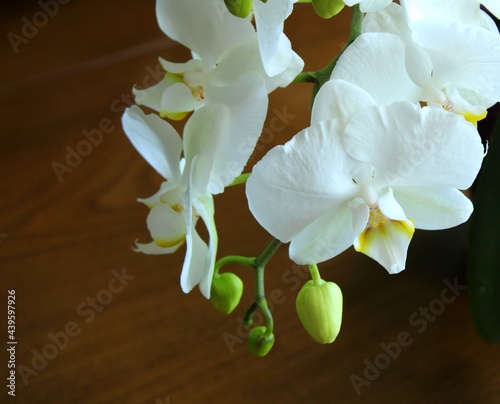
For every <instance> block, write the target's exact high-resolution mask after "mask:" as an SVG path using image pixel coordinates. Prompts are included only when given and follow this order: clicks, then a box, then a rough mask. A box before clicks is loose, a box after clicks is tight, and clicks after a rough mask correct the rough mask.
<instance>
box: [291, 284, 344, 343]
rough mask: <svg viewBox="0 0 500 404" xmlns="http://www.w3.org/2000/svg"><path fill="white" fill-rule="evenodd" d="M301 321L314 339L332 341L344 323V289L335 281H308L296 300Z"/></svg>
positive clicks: (325, 341)
mask: <svg viewBox="0 0 500 404" xmlns="http://www.w3.org/2000/svg"><path fill="white" fill-rule="evenodd" d="M296 307H297V313H298V315H299V319H300V322H301V323H302V325H303V326H304V328H305V329H306V331H307V333H308V334H309V335H310V336H311V337H312V339H313V340H315V341H316V342H319V343H320V344H330V343H332V342H333V341H334V340H335V338H337V335H338V334H339V331H340V325H341V324H342V291H341V290H340V288H339V287H338V286H337V285H336V284H335V283H333V282H325V281H324V280H322V279H321V280H320V281H319V283H315V282H314V281H312V280H310V281H308V282H307V283H306V284H305V285H304V286H303V287H302V289H301V290H300V292H299V294H298V296H297V301H296Z"/></svg>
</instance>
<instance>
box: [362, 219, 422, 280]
mask: <svg viewBox="0 0 500 404" xmlns="http://www.w3.org/2000/svg"><path fill="white" fill-rule="evenodd" d="M414 231H415V227H414V226H413V224H412V222H411V221H410V220H406V221H399V220H388V221H387V222H386V223H384V224H380V225H379V226H376V227H368V228H367V229H366V230H365V231H364V232H363V233H361V234H360V235H359V237H357V238H356V240H355V241H354V248H355V250H356V251H359V252H362V253H363V254H365V255H367V256H369V257H370V258H373V259H374V260H375V261H377V262H378V263H379V264H380V265H382V266H383V267H384V268H385V269H386V270H387V272H389V273H390V274H397V273H399V272H401V271H402V270H403V269H405V265H406V264H405V263H406V255H407V252H408V246H409V245H410V241H411V238H412V236H413V233H414Z"/></svg>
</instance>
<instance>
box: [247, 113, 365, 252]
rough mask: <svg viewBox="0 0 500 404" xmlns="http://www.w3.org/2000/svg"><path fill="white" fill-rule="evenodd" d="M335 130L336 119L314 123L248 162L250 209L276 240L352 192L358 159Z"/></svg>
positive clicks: (290, 234) (337, 205) (292, 233)
mask: <svg viewBox="0 0 500 404" xmlns="http://www.w3.org/2000/svg"><path fill="white" fill-rule="evenodd" d="M339 132H340V126H339V122H338V121H335V120H330V121H321V122H318V123H316V124H314V125H313V126H311V127H310V128H307V129H305V130H303V131H302V132H300V133H298V134H297V135H295V136H294V137H293V139H292V140H290V141H289V142H288V143H286V144H285V145H284V146H277V147H275V148H273V149H272V150H271V151H270V152H269V153H267V155H266V156H265V157H264V158H263V159H262V160H261V161H260V162H259V163H257V164H256V165H255V166H254V168H253V171H252V175H251V176H250V177H249V179H248V181H247V188H246V193H247V198H248V202H249V207H250V211H251V212H252V213H253V215H254V216H255V218H256V219H257V221H258V222H259V223H260V224H261V225H262V226H263V227H264V228H265V229H266V230H267V231H268V232H269V233H271V234H272V235H273V236H274V237H276V238H278V239H279V240H281V241H282V242H288V241H290V240H291V239H292V238H293V237H294V236H295V235H296V234H297V233H299V232H300V231H302V230H303V229H304V228H306V227H307V226H308V225H309V224H310V223H312V222H314V221H315V220H316V219H317V218H319V217H320V216H322V215H323V214H326V213H327V212H332V211H335V210H336V209H339V208H340V206H341V205H342V204H343V202H344V201H346V200H348V199H350V198H351V197H352V196H353V195H354V194H355V192H356V190H357V186H356V184H354V183H353V182H352V177H353V175H354V173H355V172H356V171H357V170H358V169H359V167H358V164H359V163H358V162H356V161H355V160H353V159H351V158H350V157H349V156H348V155H347V154H346V153H345V151H344V148H343V146H342V142H341V135H340V133H339ZM277 207H279V209H278V208H277ZM292 218H293V220H291V219H292Z"/></svg>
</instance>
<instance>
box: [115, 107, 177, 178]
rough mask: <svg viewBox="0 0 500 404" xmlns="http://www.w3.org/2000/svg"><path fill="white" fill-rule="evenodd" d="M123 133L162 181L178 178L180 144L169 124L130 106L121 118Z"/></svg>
mask: <svg viewBox="0 0 500 404" xmlns="http://www.w3.org/2000/svg"><path fill="white" fill-rule="evenodd" d="M122 125H123V130H124V131H125V133H126V134H127V136H128V138H129V139H130V142H131V143H132V144H133V145H134V147H135V148H136V149H137V151H138V152H139V153H140V154H141V155H142V157H143V158H144V159H145V160H146V161H147V162H148V163H149V164H150V165H151V166H152V167H153V168H154V169H155V170H156V171H157V172H158V173H159V174H160V175H162V176H163V177H164V178H166V179H169V180H171V181H177V180H178V179H179V178H180V170H179V158H180V154H181V151H182V140H181V139H180V137H179V135H178V134H177V132H176V131H175V129H174V128H173V127H172V125H170V124H169V123H167V122H165V121H164V120H163V119H161V118H160V117H158V116H157V115H153V114H148V115H145V114H144V112H142V110H141V109H140V108H139V107H137V106H133V107H130V108H127V109H126V110H125V112H124V114H123V116H122Z"/></svg>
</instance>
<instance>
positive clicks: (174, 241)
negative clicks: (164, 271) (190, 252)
mask: <svg viewBox="0 0 500 404" xmlns="http://www.w3.org/2000/svg"><path fill="white" fill-rule="evenodd" d="M153 241H154V242H155V244H156V245H158V246H159V247H163V248H170V247H174V246H176V245H177V244H179V243H181V242H182V243H184V241H186V236H185V235H182V236H181V237H178V238H175V239H171V240H167V239H161V238H155V239H153Z"/></svg>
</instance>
